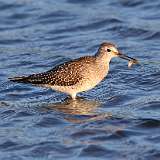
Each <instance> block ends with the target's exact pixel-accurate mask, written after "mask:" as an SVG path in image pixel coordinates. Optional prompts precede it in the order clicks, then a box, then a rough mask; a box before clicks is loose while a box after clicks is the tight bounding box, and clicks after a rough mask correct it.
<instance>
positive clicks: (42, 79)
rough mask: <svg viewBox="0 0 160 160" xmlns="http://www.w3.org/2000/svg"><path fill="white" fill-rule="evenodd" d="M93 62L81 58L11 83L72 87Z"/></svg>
mask: <svg viewBox="0 0 160 160" xmlns="http://www.w3.org/2000/svg"><path fill="white" fill-rule="evenodd" d="M93 61H94V58H93V57H90V56H86V57H81V58H79V59H76V60H73V61H70V62H66V63H64V64H61V65H58V66H56V67H54V68H53V69H51V70H49V71H47V72H43V73H38V74H32V75H30V76H28V77H22V78H21V77H16V78H15V79H13V80H12V81H17V82H18V81H19V82H22V83H32V84H37V85H46V84H47V85H51V86H54V85H56V86H72V85H75V84H77V83H78V82H79V81H80V80H82V78H83V76H82V74H81V73H82V70H84V69H86V65H87V64H89V63H93Z"/></svg>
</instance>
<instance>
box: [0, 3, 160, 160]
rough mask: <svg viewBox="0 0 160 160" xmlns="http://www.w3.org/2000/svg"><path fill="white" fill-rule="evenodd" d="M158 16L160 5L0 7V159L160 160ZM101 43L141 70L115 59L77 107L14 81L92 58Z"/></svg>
mask: <svg viewBox="0 0 160 160" xmlns="http://www.w3.org/2000/svg"><path fill="white" fill-rule="evenodd" d="M159 8H160V1H159V0H152V1H150V0H146V1H143V0H135V1H129V0H119V1H118V0H107V1H106V0H101V1H98V0H92V1H91V0H84V1H81V0H61V1H55V0H52V1H49V0H46V1H42V0H39V1H34V0H28V1H26V0H21V1H18V0H11V1H4V0H1V1H0V159H3V160H11V159H12V160H32V159H36V160H42V159H43V160H44V159H45V160H53V159H93V158H95V159H109V160H125V159H126V160H159V159H160V58H159V57H160V45H159V44H160V41H159V39H160V29H159V26H160V21H159V18H160V16H159V15H160V9H159ZM103 41H111V42H114V43H116V44H117V45H118V46H119V47H120V49H121V50H122V51H123V52H124V53H126V54H127V55H129V56H132V57H135V58H137V59H139V61H140V65H134V66H133V67H132V68H131V69H128V67H127V62H126V61H124V60H121V59H118V58H117V59H113V61H112V63H111V68H110V73H109V75H108V76H107V78H106V79H105V80H104V81H103V82H102V83H100V84H99V85H98V86H97V87H96V88H94V89H92V90H90V91H88V92H84V93H81V94H79V97H81V98H79V99H78V100H77V101H71V100H70V99H66V95H65V94H61V93H58V92H55V91H52V90H49V89H43V88H36V87H34V86H31V85H22V84H16V83H11V82H9V81H8V77H12V76H17V75H24V74H30V73H36V72H42V71H46V70H48V69H51V68H52V67H54V66H56V65H58V64H60V63H62V62H65V61H68V60H70V59H74V58H77V57H80V56H84V55H86V54H88V55H92V54H94V53H95V52H96V50H97V48H98V46H99V44H100V43H101V42H103ZM82 97H83V98H82Z"/></svg>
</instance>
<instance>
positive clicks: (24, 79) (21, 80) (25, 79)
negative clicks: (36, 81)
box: [8, 76, 30, 83]
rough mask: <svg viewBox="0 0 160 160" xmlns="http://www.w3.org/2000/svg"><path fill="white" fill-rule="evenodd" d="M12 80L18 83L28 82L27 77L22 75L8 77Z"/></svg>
mask: <svg viewBox="0 0 160 160" xmlns="http://www.w3.org/2000/svg"><path fill="white" fill-rule="evenodd" d="M8 79H9V80H10V81H12V82H18V83H30V81H29V78H28V77H25V76H22V77H12V78H8Z"/></svg>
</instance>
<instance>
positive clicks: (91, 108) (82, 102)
mask: <svg viewBox="0 0 160 160" xmlns="http://www.w3.org/2000/svg"><path fill="white" fill-rule="evenodd" d="M100 105H101V103H100V102H98V101H95V100H86V99H83V98H80V97H78V98H77V99H76V100H72V99H71V98H66V99H65V100H64V101H63V102H58V103H54V104H49V105H48V106H47V108H48V109H53V110H57V111H59V112H63V113H66V114H72V115H91V114H94V113H95V111H96V109H97V108H98V107H99V106H100Z"/></svg>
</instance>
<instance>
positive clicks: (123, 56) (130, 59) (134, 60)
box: [117, 52, 138, 63]
mask: <svg viewBox="0 0 160 160" xmlns="http://www.w3.org/2000/svg"><path fill="white" fill-rule="evenodd" d="M117 56H118V57H120V58H122V59H125V60H128V61H132V62H134V63H138V61H137V60H136V59H135V58H131V57H129V56H126V55H125V54H122V53H121V52H118V54H117Z"/></svg>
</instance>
